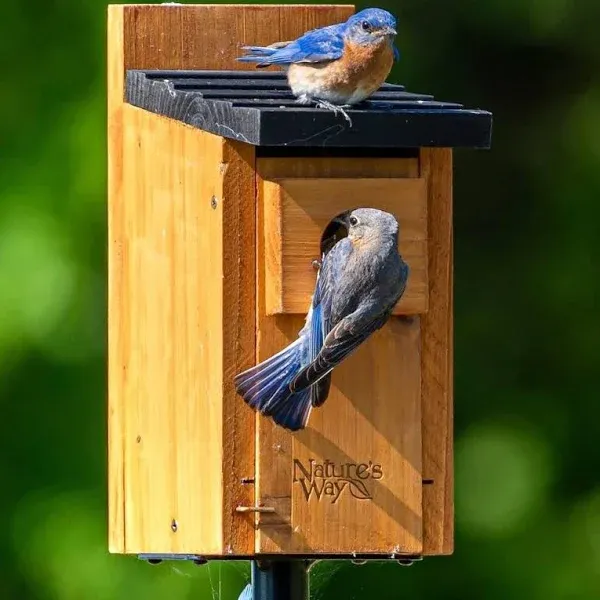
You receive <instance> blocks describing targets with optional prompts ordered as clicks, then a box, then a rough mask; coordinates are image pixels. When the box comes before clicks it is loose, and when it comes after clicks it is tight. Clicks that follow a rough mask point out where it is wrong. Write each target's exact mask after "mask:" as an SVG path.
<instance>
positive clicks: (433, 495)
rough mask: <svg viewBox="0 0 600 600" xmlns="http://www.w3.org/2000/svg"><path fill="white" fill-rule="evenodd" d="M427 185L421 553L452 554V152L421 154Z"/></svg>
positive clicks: (435, 150)
mask: <svg viewBox="0 0 600 600" xmlns="http://www.w3.org/2000/svg"><path fill="white" fill-rule="evenodd" d="M420 172H421V177H424V178H426V179H427V180H428V182H429V200H428V221H429V223H428V227H429V239H430V244H429V311H428V312H427V314H426V315H423V318H422V320H421V323H422V344H423V350H422V367H421V368H422V371H423V387H422V403H423V479H424V481H425V482H426V485H425V486H424V488H423V526H424V530H423V535H424V538H423V553H424V554H426V555H439V554H452V552H453V550H454V467H453V452H454V450H453V441H454V432H453V387H454V381H453V378H454V375H453V373H454V369H453V364H454V352H453V314H452V306H453V302H452V296H453V289H452V264H453V263H452V150H450V149H446V148H440V149H422V150H421V156H420Z"/></svg>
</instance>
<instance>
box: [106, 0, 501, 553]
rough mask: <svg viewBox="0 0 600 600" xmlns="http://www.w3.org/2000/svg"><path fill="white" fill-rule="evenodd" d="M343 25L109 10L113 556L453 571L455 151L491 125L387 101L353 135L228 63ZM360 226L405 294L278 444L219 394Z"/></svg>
mask: <svg viewBox="0 0 600 600" xmlns="http://www.w3.org/2000/svg"><path fill="white" fill-rule="evenodd" d="M353 12H354V7H353V6H349V5H335V6H333V5H327V6H319V5H285V6H283V5H281V6H279V5H233V6H232V5H222V6H221V5H118V6H117V5H113V6H110V7H109V11H108V84H109V86H108V131H109V136H108V143H109V196H108V215H109V270H108V278H109V312H108V315H109V332H108V333H109V369H108V379H109V394H108V402H109V496H110V497H109V538H110V544H109V545H110V550H111V551H112V552H115V553H129V554H138V555H140V554H141V555H144V556H155V555H156V556H162V555H169V556H185V557H192V558H193V557H196V558H198V559H200V558H213V557H231V558H236V557H237V558H241V557H256V556H269V555H270V556H272V555H277V556H297V557H324V556H335V557H354V558H356V557H382V558H385V557H388V558H389V557H395V558H396V559H399V558H402V557H417V556H424V555H439V554H449V553H451V552H452V550H453V466H452V465H453V460H452V455H453V447H452V444H453V434H452V420H453V401H452V380H453V326H452V323H453V320H452V310H453V307H452V152H453V149H454V148H458V147H462V148H487V147H489V145H490V136H491V115H490V113H488V112H485V111H482V110H471V109H467V108H465V107H463V106H462V105H460V104H454V103H448V102H439V101H436V100H434V99H433V98H432V97H431V96H428V95H424V94H416V93H411V92H409V91H407V90H405V89H404V87H402V86H400V85H391V84H385V85H384V86H383V87H382V88H381V89H380V90H379V91H378V92H377V93H376V94H375V95H374V96H372V97H371V98H370V99H369V100H368V101H367V102H366V103H365V104H364V105H360V106H357V107H355V108H354V109H350V110H348V111H347V112H348V116H349V117H350V120H351V122H348V121H347V120H346V119H345V118H344V117H343V116H341V115H339V114H334V113H333V112H331V111H328V110H324V109H322V108H316V107H314V106H299V105H298V104H296V103H295V102H294V98H293V97H292V95H291V92H290V90H289V88H288V86H287V83H286V79H285V73H284V72H282V71H278V70H276V69H268V70H258V71H257V70H256V69H254V67H253V66H252V65H248V64H245V63H240V62H238V61H236V58H237V57H238V56H240V53H241V49H240V48H241V46H243V45H247V44H252V45H268V44H271V43H273V42H276V41H280V40H292V39H295V38H296V37H298V36H300V35H301V34H303V33H304V32H305V31H307V30H309V29H313V28H315V27H321V26H325V25H330V24H333V23H339V22H342V21H345V20H346V19H347V18H348V17H349V16H350V15H351V14H353ZM400 45H401V44H400ZM365 206H368V207H373V208H379V209H383V210H385V211H388V212H391V213H392V214H394V215H395V216H396V218H397V220H398V222H399V224H400V241H399V245H400V251H401V254H402V256H403V257H404V259H405V260H406V262H407V263H408V265H409V267H410V276H409V280H408V285H407V288H406V292H405V293H404V295H403V297H402V298H401V300H400V301H399V302H398V304H397V305H396V307H395V309H394V311H393V314H392V316H391V318H390V319H389V321H388V322H387V323H386V325H385V326H384V327H383V328H382V329H380V330H379V331H377V332H376V333H375V334H373V335H372V336H371V337H370V338H369V339H368V340H367V341H366V342H365V343H364V344H362V345H361V346H360V348H359V349H358V350H357V351H356V352H355V353H354V354H352V356H351V357H350V358H348V359H347V360H345V361H344V362H343V363H342V364H341V365H340V366H339V367H338V368H336V369H335V371H334V372H333V379H332V387H331V392H330V394H329V398H328V399H327V402H326V403H325V404H324V405H323V406H322V407H320V408H318V409H315V410H314V411H313V412H312V414H311V417H310V421H309V423H308V426H307V427H306V428H305V429H303V430H301V431H298V432H290V431H287V430H285V429H282V428H281V427H279V426H277V425H275V424H274V423H273V421H272V420H270V419H269V418H267V417H264V416H262V415H260V414H257V413H256V412H255V411H253V410H252V409H251V408H250V407H249V406H248V405H246V404H245V402H244V401H243V400H242V398H241V397H240V396H239V395H238V394H237V393H236V390H235V386H234V381H233V379H234V376H235V375H236V374H237V373H239V372H241V371H243V370H245V369H247V368H249V367H251V366H253V365H255V364H258V363H259V362H260V361H262V360H264V359H266V358H268V357H269V356H271V355H273V354H275V353H276V352H278V351H280V350H281V349H283V348H284V347H285V346H286V345H287V344H289V343H290V342H292V341H293V340H294V339H295V338H296V336H297V334H298V331H299V330H300V329H301V328H302V326H303V324H304V320H305V318H306V314H307V312H308V308H309V306H310V302H311V296H312V293H313V290H314V286H315V279H316V270H315V268H314V265H313V261H314V260H315V259H319V258H320V255H321V247H322V246H321V245H322V244H326V243H327V241H328V240H327V230H328V225H329V224H330V223H331V221H332V219H333V218H334V217H335V216H336V215H338V214H339V213H341V212H343V211H346V210H348V209H351V208H356V207H365Z"/></svg>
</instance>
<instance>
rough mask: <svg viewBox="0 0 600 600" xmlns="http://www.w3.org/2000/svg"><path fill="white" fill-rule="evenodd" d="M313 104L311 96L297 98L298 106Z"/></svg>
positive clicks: (303, 95)
mask: <svg viewBox="0 0 600 600" xmlns="http://www.w3.org/2000/svg"><path fill="white" fill-rule="evenodd" d="M311 102H312V100H311V99H310V96H307V95H306V94H302V95H300V96H298V97H297V98H296V103H297V104H310V103H311Z"/></svg>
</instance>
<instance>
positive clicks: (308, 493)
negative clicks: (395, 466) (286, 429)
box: [294, 458, 383, 504]
mask: <svg viewBox="0 0 600 600" xmlns="http://www.w3.org/2000/svg"><path fill="white" fill-rule="evenodd" d="M382 477H383V469H382V467H381V465H378V464H375V463H373V461H369V462H368V463H359V464H355V463H342V464H340V463H335V462H333V461H331V460H328V459H326V460H325V461H324V462H318V461H316V460H314V459H313V458H311V459H309V461H308V464H303V463H302V462H301V461H299V460H298V459H297V458H295V459H294V483H295V484H297V485H299V486H300V488H301V490H302V493H303V494H304V498H305V499H306V500H310V498H311V497H313V496H314V497H315V498H316V499H317V501H319V500H323V499H325V500H330V501H331V503H332V504H335V503H336V502H337V501H338V500H339V498H340V496H341V495H342V493H343V492H344V491H347V493H349V494H350V495H352V496H353V497H354V498H356V499H357V500H372V499H373V496H372V495H371V491H370V490H369V487H370V486H369V485H368V484H369V481H370V480H372V479H374V480H378V479H381V478H382Z"/></svg>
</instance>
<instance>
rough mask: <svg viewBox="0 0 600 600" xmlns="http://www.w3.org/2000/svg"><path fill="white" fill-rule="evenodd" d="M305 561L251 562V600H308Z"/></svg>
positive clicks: (306, 563)
mask: <svg viewBox="0 0 600 600" xmlns="http://www.w3.org/2000/svg"><path fill="white" fill-rule="evenodd" d="M308 567H309V562H308V561H305V560H273V561H269V562H262V561H261V562H260V563H259V562H257V561H255V560H253V561H252V591H253V594H252V600H308V597H309V596H308V594H309V589H308V588H309V586H308Z"/></svg>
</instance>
